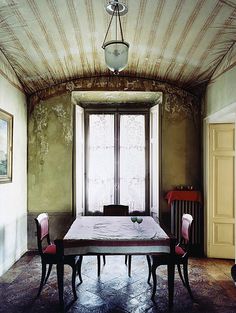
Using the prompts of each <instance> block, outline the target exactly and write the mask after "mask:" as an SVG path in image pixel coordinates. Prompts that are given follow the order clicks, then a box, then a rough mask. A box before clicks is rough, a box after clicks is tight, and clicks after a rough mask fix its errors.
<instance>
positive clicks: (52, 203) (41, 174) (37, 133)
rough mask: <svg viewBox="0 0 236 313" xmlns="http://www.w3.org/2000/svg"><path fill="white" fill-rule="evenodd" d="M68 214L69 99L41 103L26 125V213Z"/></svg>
mask: <svg viewBox="0 0 236 313" xmlns="http://www.w3.org/2000/svg"><path fill="white" fill-rule="evenodd" d="M71 210H72V105H71V98H70V96H69V95H63V96H57V97H53V98H50V99H48V100H46V101H42V102H40V103H39V104H37V105H36V106H35V107H34V110H33V111H32V113H30V114H29V121H28V211H29V212H44V211H46V212H71Z"/></svg>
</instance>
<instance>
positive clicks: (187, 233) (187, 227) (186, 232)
mask: <svg viewBox="0 0 236 313" xmlns="http://www.w3.org/2000/svg"><path fill="white" fill-rule="evenodd" d="M192 223H193V217H192V215H190V214H183V216H182V226H181V237H182V238H181V241H182V243H184V244H186V245H188V243H189V241H190V237H191V230H192Z"/></svg>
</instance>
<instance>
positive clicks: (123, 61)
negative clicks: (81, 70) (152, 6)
mask: <svg viewBox="0 0 236 313" xmlns="http://www.w3.org/2000/svg"><path fill="white" fill-rule="evenodd" d="M105 9H106V11H107V13H109V14H110V15H111V20H110V23H109V25H108V29H107V32H106V35H105V38H104V41H103V45H102V48H103V49H104V52H105V62H106V65H107V67H108V68H109V69H110V70H111V71H112V72H113V73H114V74H115V75H117V74H119V72H120V71H122V70H123V69H124V68H125V67H126V65H127V63H128V52H129V44H128V43H127V42H125V41H124V36H123V31H122V26H121V20H120V17H121V16H123V15H125V14H126V13H127V12H128V7H127V6H126V5H125V4H123V3H121V2H118V0H114V1H109V3H108V4H107V5H106V7H105ZM114 16H115V19H114V21H115V23H113V24H115V39H114V40H111V41H107V42H106V39H107V35H108V32H109V30H110V28H111V24H112V22H113V18H114ZM118 28H119V33H120V37H118V36H119V35H118ZM119 38H120V39H119Z"/></svg>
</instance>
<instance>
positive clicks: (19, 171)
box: [0, 61, 27, 276]
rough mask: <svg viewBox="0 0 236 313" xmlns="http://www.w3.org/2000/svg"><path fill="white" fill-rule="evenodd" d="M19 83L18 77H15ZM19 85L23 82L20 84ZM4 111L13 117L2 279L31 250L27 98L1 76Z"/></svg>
mask: <svg viewBox="0 0 236 313" xmlns="http://www.w3.org/2000/svg"><path fill="white" fill-rule="evenodd" d="M6 64H7V61H6ZM6 66H7V65H6ZM8 66H9V65H8ZM10 70H11V67H10V66H9V71H10ZM13 74H14V73H12V75H13ZM15 80H16V81H17V77H15ZM18 84H20V83H19V82H18ZM0 108H1V109H2V110H4V111H6V112H8V113H10V114H12V115H13V147H12V148H13V149H12V150H13V160H12V181H11V182H8V183H0V276H1V275H2V274H3V273H4V272H6V271H7V270H8V269H9V268H10V267H11V266H12V265H13V264H14V263H15V262H16V261H17V260H18V259H19V258H20V257H21V255H22V254H24V253H25V252H26V250H27V107H26V97H25V95H24V93H23V92H22V91H21V90H20V89H19V88H17V86H15V85H12V84H11V83H10V82H9V81H8V80H7V79H6V78H5V77H4V76H2V75H1V74H0ZM0 150H1V147H0Z"/></svg>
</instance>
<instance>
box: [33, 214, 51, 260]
mask: <svg viewBox="0 0 236 313" xmlns="http://www.w3.org/2000/svg"><path fill="white" fill-rule="evenodd" d="M34 220H35V223H36V228H37V242H38V250H39V253H40V254H42V253H43V241H44V239H45V240H46V241H47V244H50V236H49V223H48V214H47V213H41V214H39V215H38V216H37V217H36V218H35V219H34Z"/></svg>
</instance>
